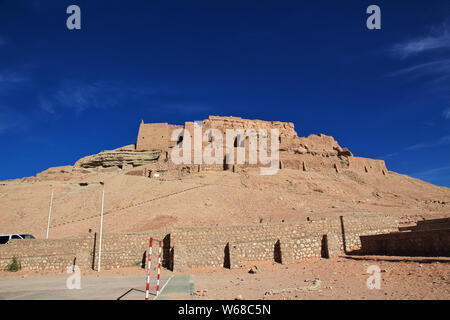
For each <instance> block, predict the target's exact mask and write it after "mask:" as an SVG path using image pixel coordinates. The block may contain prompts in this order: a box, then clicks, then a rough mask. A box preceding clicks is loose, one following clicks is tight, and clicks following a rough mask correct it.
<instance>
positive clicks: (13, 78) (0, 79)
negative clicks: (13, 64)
mask: <svg viewBox="0 0 450 320" xmlns="http://www.w3.org/2000/svg"><path fill="white" fill-rule="evenodd" d="M28 80H29V79H28V78H27V77H25V76H23V75H22V74H20V73H17V72H3V73H0V83H20V82H25V81H28Z"/></svg>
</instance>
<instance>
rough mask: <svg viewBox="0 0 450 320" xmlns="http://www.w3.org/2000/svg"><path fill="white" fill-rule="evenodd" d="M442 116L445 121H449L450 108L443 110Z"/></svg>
mask: <svg viewBox="0 0 450 320" xmlns="http://www.w3.org/2000/svg"><path fill="white" fill-rule="evenodd" d="M442 115H443V116H444V118H445V119H450V107H448V108H447V109H445V110H444V112H442Z"/></svg>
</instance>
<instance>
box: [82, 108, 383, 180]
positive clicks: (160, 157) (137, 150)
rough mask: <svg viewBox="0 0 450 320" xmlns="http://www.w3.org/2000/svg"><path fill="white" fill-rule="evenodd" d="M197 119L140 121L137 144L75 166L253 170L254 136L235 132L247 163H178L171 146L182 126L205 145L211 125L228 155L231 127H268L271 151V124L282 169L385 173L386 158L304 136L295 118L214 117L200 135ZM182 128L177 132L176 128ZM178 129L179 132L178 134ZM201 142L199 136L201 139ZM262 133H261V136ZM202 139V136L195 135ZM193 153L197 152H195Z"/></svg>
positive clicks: (158, 172) (155, 171) (136, 171)
mask: <svg viewBox="0 0 450 320" xmlns="http://www.w3.org/2000/svg"><path fill="white" fill-rule="evenodd" d="M194 125H195V123H194V122H185V123H184V125H171V124H168V123H144V122H143V121H142V122H141V124H140V126H139V132H138V137H137V141H136V144H134V145H129V146H125V147H122V148H118V149H116V150H112V151H103V152H101V153H99V154H96V155H92V156H88V157H85V158H82V159H80V160H79V161H78V162H77V163H76V164H75V167H81V168H109V167H115V168H120V169H122V170H125V173H126V174H132V175H145V176H148V177H155V176H156V177H159V176H162V175H166V174H189V173H192V172H200V171H207V170H232V171H233V172H240V171H242V170H252V169H255V168H256V169H257V168H259V167H261V166H262V165H261V164H260V163H257V164H251V163H249V138H248V137H247V138H246V139H242V140H240V139H238V138H237V137H233V139H234V142H233V145H232V148H233V149H234V150H231V151H232V152H233V151H234V155H236V154H237V151H238V149H239V148H241V149H243V150H244V152H245V162H244V163H241V164H237V163H236V162H234V163H233V164H228V163H227V161H226V156H224V157H223V161H221V162H220V163H214V164H205V163H201V164H194V161H192V162H191V164H185V163H183V164H175V163H174V161H172V159H171V154H172V150H173V148H174V147H175V146H177V144H178V145H179V146H180V145H182V143H183V138H184V137H183V135H180V134H176V132H180V129H185V130H186V131H188V132H189V133H190V134H191V136H192V143H191V146H192V148H194V145H195V143H200V144H201V146H202V147H203V148H205V147H206V146H208V145H210V144H211V142H212V141H211V140H212V139H211V138H210V139H208V138H206V139H205V138H204V137H203V134H204V133H205V132H206V131H207V130H208V129H216V130H218V132H220V133H222V134H223V137H224V138H223V139H224V150H223V154H224V155H228V152H229V150H226V149H225V137H226V131H227V129H235V130H239V129H242V130H251V129H253V130H255V131H258V130H259V129H264V130H266V132H267V136H268V137H267V140H268V144H267V146H268V151H267V152H268V153H269V154H270V153H271V152H272V150H271V143H270V142H271V139H270V134H271V129H277V130H278V132H279V139H278V151H279V161H278V167H279V169H294V170H300V171H309V170H311V171H323V170H330V171H333V172H336V173H339V172H341V171H343V170H352V171H359V172H365V173H368V174H377V175H378V174H379V175H386V174H387V173H388V170H387V169H386V166H385V163H384V161H383V160H373V159H366V158H360V157H354V156H353V154H352V153H351V152H350V151H349V150H348V149H347V148H342V147H341V146H340V145H339V144H338V143H337V141H336V140H334V138H333V137H331V136H326V135H323V134H317V135H316V134H313V135H310V136H308V137H299V136H298V135H297V132H296V131H295V129H294V124H293V123H291V122H280V121H262V120H247V119H242V118H240V117H220V116H209V118H208V119H205V120H203V121H202V123H201V127H200V128H201V135H200V137H198V136H197V137H196V136H195V135H194V134H193V133H194ZM176 130H177V131H176ZM174 132H175V133H174ZM199 138H200V139H201V141H197V140H198V139H199ZM259 138H261V137H260V136H259V134H258V139H259ZM196 139H197V140H196ZM192 158H193V155H192Z"/></svg>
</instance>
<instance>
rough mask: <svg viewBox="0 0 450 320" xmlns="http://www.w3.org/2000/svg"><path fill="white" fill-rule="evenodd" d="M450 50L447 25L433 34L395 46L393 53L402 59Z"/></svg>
mask: <svg viewBox="0 0 450 320" xmlns="http://www.w3.org/2000/svg"><path fill="white" fill-rule="evenodd" d="M445 48H450V31H449V28H448V27H447V24H443V25H442V26H440V27H438V28H435V29H434V30H433V31H432V32H431V34H429V35H426V36H422V37H420V38H416V39H412V40H409V41H405V42H402V43H399V44H396V45H394V46H393V47H392V48H391V52H392V53H393V54H394V55H397V56H400V57H402V58H406V57H409V56H411V55H416V54H419V53H422V52H425V51H430V50H436V49H445Z"/></svg>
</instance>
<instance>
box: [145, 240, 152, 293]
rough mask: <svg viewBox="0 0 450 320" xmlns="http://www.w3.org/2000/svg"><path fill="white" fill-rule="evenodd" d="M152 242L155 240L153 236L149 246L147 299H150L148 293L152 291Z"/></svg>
mask: <svg viewBox="0 0 450 320" xmlns="http://www.w3.org/2000/svg"><path fill="white" fill-rule="evenodd" d="M152 242H153V238H150V246H149V247H148V263H147V288H146V290H145V300H148V294H149V292H150V268H151V266H152Z"/></svg>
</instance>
